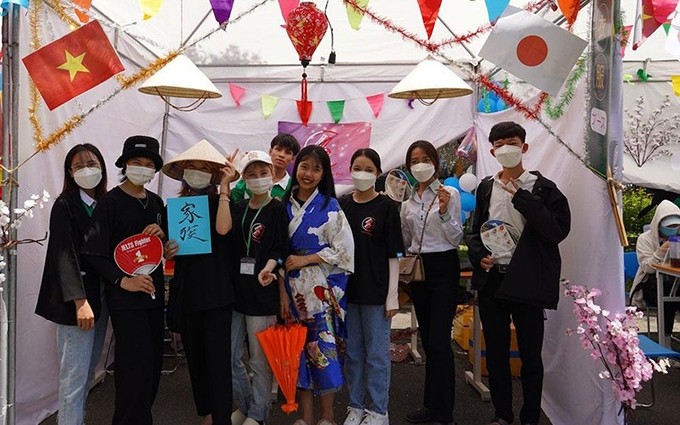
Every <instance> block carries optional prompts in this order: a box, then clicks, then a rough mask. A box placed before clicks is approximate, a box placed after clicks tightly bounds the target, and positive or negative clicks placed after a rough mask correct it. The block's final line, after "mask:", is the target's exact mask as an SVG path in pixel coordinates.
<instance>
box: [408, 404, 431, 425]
mask: <svg viewBox="0 0 680 425" xmlns="http://www.w3.org/2000/svg"><path fill="white" fill-rule="evenodd" d="M406 420H407V421H408V422H409V423H412V424H423V423H426V422H431V421H432V412H431V411H430V409H428V408H427V407H423V408H422V409H418V410H414V411H413V412H411V413H409V414H408V415H407V416H406Z"/></svg>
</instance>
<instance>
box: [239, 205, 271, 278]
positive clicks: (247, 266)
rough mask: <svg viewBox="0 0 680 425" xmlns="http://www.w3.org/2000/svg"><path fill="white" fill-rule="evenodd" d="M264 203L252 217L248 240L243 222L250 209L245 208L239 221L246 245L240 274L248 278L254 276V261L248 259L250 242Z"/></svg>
mask: <svg viewBox="0 0 680 425" xmlns="http://www.w3.org/2000/svg"><path fill="white" fill-rule="evenodd" d="M265 204H266V202H264V201H263V202H262V204H261V205H260V208H258V209H257V212H256V213H255V217H253V219H252V221H251V222H250V228H249V231H248V239H246V237H245V234H246V231H245V228H244V227H243V226H244V224H245V222H246V216H247V215H248V210H249V209H250V207H246V208H247V209H246V212H245V213H244V214H243V218H242V219H241V231H242V232H243V242H245V243H246V256H245V257H243V258H241V269H240V273H241V274H244V275H248V276H254V275H255V259H254V258H251V257H250V243H251V242H252V238H253V227H254V226H255V220H257V217H258V216H259V215H260V212H261V211H262V208H263V207H264V206H265Z"/></svg>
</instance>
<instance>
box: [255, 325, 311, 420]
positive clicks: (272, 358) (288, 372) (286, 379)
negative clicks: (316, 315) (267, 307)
mask: <svg viewBox="0 0 680 425" xmlns="http://www.w3.org/2000/svg"><path fill="white" fill-rule="evenodd" d="M256 336H257V340H258V341H260V345H261V346H262V350H263V351H264V354H265V355H266V356H267V361H268V362H269V366H270V367H271V368H272V372H274V376H275V377H276V381H277V382H278V383H279V387H281V391H282V392H283V395H284V396H285V397H286V403H284V404H283V405H282V406H281V410H283V411H284V412H286V413H288V414H290V413H291V412H296V411H297V408H298V405H297V403H296V402H295V391H296V389H297V378H298V372H299V371H300V355H301V354H302V349H303V347H304V345H305V340H306V338H307V328H306V327H304V326H303V325H301V324H299V323H293V324H290V325H274V326H272V327H270V328H267V329H265V330H263V331H261V332H258V333H257V334H256Z"/></svg>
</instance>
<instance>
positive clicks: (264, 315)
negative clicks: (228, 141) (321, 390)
mask: <svg viewBox="0 0 680 425" xmlns="http://www.w3.org/2000/svg"><path fill="white" fill-rule="evenodd" d="M241 170H242V172H241V174H242V175H243V179H244V181H245V185H246V188H247V189H248V191H249V192H250V193H251V197H250V199H243V200H241V201H239V202H238V203H235V204H234V205H232V207H231V209H229V205H228V201H225V202H220V210H219V211H218V220H217V231H218V232H219V233H220V234H227V233H228V234H230V235H233V238H234V241H235V244H236V249H235V250H234V251H233V252H234V254H235V258H234V261H235V262H237V263H238V264H237V267H238V269H237V273H238V274H237V278H236V286H235V290H236V304H235V305H234V312H233V316H232V324H231V332H232V339H231V341H232V347H231V349H232V356H231V361H232V365H231V367H232V371H233V372H232V379H233V387H234V404H235V405H236V407H237V410H236V411H234V413H233V415H232V417H231V423H232V424H233V425H241V424H245V425H257V424H260V425H261V424H263V423H264V422H265V421H266V420H267V418H268V417H269V413H270V409H271V397H270V393H271V388H272V379H273V375H272V371H271V368H270V367H269V363H268V362H267V358H266V356H265V354H264V351H263V350H262V347H261V346H260V342H259V341H258V340H257V337H256V334H257V333H258V332H260V331H262V330H264V329H266V328H268V327H270V326H272V325H274V324H275V323H276V315H277V313H278V311H279V308H280V300H279V291H280V288H279V281H278V279H277V277H276V274H275V272H276V271H277V269H278V268H279V266H280V265H281V264H283V260H284V259H285V258H286V256H287V252H288V219H287V217H286V212H285V210H284V208H283V204H282V203H281V201H279V200H278V199H274V198H272V197H271V195H270V194H269V192H270V190H271V188H272V186H273V181H272V176H273V174H272V160H271V158H270V157H269V154H268V153H266V152H264V151H250V152H248V153H246V154H245V156H244V157H243V158H242V159H241ZM222 196H224V195H223V194H220V197H222ZM225 199H228V197H225ZM220 200H222V198H220ZM281 284H282V283H281ZM246 337H247V339H248V352H249V354H250V361H249V363H248V366H249V367H250V370H251V371H252V373H253V378H252V383H251V381H250V379H249V377H248V372H247V371H246V367H245V365H244V364H243V361H242V360H241V359H242V357H243V346H244V344H243V341H244V339H245V338H246Z"/></svg>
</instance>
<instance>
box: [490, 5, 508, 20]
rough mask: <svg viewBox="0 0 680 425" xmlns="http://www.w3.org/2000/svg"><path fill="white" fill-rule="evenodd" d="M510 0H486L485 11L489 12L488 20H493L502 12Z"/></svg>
mask: <svg viewBox="0 0 680 425" xmlns="http://www.w3.org/2000/svg"><path fill="white" fill-rule="evenodd" d="M509 3H510V0H486V12H487V13H488V14H489V22H495V21H496V19H498V17H499V16H501V14H502V13H503V11H504V10H505V8H506V7H508V4H509Z"/></svg>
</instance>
